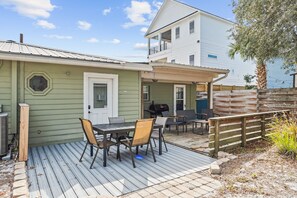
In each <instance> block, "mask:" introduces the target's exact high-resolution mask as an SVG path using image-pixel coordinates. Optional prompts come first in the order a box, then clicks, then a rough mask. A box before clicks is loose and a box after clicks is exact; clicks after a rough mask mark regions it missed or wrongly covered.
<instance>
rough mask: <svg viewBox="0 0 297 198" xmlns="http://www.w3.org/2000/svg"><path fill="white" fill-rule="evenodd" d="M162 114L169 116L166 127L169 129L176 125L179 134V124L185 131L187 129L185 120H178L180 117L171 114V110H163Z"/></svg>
mask: <svg viewBox="0 0 297 198" xmlns="http://www.w3.org/2000/svg"><path fill="white" fill-rule="evenodd" d="M162 116H163V117H167V118H168V119H167V122H166V127H168V129H169V131H170V130H171V126H175V127H176V132H177V135H179V126H182V127H183V131H185V129H184V126H185V125H184V124H185V122H184V121H182V120H178V118H177V117H176V116H172V115H170V113H169V111H163V112H162ZM164 128H165V127H164Z"/></svg>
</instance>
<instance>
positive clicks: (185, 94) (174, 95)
mask: <svg viewBox="0 0 297 198" xmlns="http://www.w3.org/2000/svg"><path fill="white" fill-rule="evenodd" d="M177 87H182V88H184V109H186V103H187V100H186V96H187V93H186V90H187V87H186V85H177V84H176V85H174V89H173V98H174V101H173V105H174V106H173V111H174V115H176V88H177Z"/></svg>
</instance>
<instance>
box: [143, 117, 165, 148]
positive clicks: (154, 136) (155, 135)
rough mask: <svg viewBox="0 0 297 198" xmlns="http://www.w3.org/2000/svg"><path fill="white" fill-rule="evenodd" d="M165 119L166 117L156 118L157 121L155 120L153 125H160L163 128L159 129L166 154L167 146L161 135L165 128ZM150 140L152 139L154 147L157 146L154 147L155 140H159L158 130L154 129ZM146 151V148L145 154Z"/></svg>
mask: <svg viewBox="0 0 297 198" xmlns="http://www.w3.org/2000/svg"><path fill="white" fill-rule="evenodd" d="M167 119H168V118H167V117H160V116H157V119H156V122H155V123H156V124H160V125H162V126H163V128H162V129H161V139H162V141H163V143H164V146H165V149H166V151H167V152H168V149H167V145H166V142H165V138H164V135H163V133H164V129H165V126H166V122H167ZM151 138H152V139H153V141H154V144H155V147H156V146H157V145H156V141H155V139H159V129H154V130H153V133H152V135H151ZM147 150H148V147H147V149H146V152H147Z"/></svg>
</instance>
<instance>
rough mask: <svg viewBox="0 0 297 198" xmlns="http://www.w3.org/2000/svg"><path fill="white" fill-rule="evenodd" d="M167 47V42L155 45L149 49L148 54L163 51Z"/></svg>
mask: <svg viewBox="0 0 297 198" xmlns="http://www.w3.org/2000/svg"><path fill="white" fill-rule="evenodd" d="M167 49H168V43H163V44H161V45H158V46H156V47H151V48H150V50H149V54H150V55H151V54H156V53H158V52H161V51H164V50H167Z"/></svg>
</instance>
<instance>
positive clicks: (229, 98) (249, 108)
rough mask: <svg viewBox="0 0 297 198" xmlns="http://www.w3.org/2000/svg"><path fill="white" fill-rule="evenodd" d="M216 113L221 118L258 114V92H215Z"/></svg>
mask: <svg viewBox="0 0 297 198" xmlns="http://www.w3.org/2000/svg"><path fill="white" fill-rule="evenodd" d="M214 112H215V113H216V114H218V115H220V116H226V115H238V114H245V113H256V112H257V91H256V90H232V91H217V92H214Z"/></svg>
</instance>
